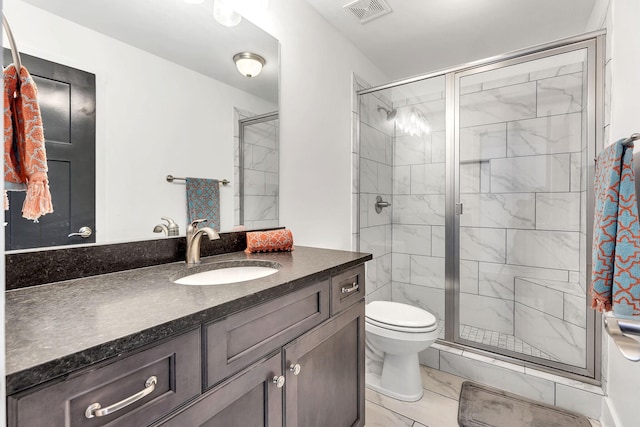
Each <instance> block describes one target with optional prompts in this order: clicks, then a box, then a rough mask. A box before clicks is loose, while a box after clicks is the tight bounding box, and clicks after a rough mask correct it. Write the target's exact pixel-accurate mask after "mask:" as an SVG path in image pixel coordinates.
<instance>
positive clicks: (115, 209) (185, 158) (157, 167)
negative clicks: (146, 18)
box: [4, 0, 277, 242]
mask: <svg viewBox="0 0 640 427" xmlns="http://www.w3.org/2000/svg"><path fill="white" fill-rule="evenodd" d="M4 11H5V13H6V15H7V17H8V19H9V20H10V24H11V26H12V30H13V32H14V35H15V38H16V43H18V47H19V49H20V51H21V52H23V53H26V54H30V55H34V56H37V57H41V58H44V59H47V60H51V61H54V62H59V63H62V64H64V65H68V66H71V67H75V68H79V69H81V70H85V71H89V72H91V73H94V74H96V99H97V107H96V110H97V115H96V117H97V123H96V238H97V240H98V241H99V242H112V241H122V240H138V239H141V238H145V237H146V238H157V237H158V235H157V234H154V233H153V231H152V230H153V226H154V225H155V224H157V223H160V222H161V220H160V217H161V216H169V217H172V218H173V219H175V220H176V222H177V223H178V224H179V225H180V229H181V232H182V233H183V234H184V231H185V227H186V222H187V219H186V207H185V203H186V202H185V185H184V183H182V182H176V183H173V184H170V183H168V182H167V181H166V180H165V177H166V175H168V174H172V175H175V176H180V177H184V176H196V177H203V178H218V179H223V178H226V179H230V180H233V120H234V119H233V108H234V107H237V108H240V109H243V110H248V111H255V112H270V111H274V110H275V109H277V107H276V106H275V105H273V104H271V103H269V102H267V101H264V100H262V99H260V98H257V97H255V96H253V95H250V94H248V93H246V92H242V91H239V90H237V89H235V88H233V87H231V86H228V85H226V84H223V83H220V82H218V81H217V80H213V79H211V78H209V77H206V76H204V75H202V74H199V73H196V72H193V71H191V70H189V69H186V68H184V67H182V66H180V65H178V64H175V63H172V62H169V61H166V60H164V59H162V58H159V57H157V56H154V55H151V54H149V53H147V52H145V51H142V50H139V49H137V48H134V47H132V46H129V45H127V44H124V43H122V42H119V41H117V40H115V39H112V38H110V37H106V36H104V35H102V34H100V33H97V32H95V31H91V30H88V29H87V28H84V27H82V26H79V25H76V24H74V23H72V22H70V21H66V20H63V19H60V18H58V17H57V16H55V15H53V14H50V13H48V12H45V11H43V10H41V9H38V8H36V7H33V6H31V5H29V4H26V3H24V2H21V1H17V0H10V1H5V8H4ZM160 93H161V94H162V96H157V95H156V94H160ZM45 132H46V129H45ZM233 185H234V183H233V182H232V183H231V185H230V186H228V187H220V197H221V201H220V203H221V229H222V230H230V229H231V228H232V227H233ZM54 209H55V200H54Z"/></svg>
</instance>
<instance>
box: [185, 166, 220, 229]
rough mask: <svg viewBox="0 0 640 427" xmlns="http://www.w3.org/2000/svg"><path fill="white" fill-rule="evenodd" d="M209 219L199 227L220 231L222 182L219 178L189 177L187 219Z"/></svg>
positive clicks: (190, 220)
mask: <svg viewBox="0 0 640 427" xmlns="http://www.w3.org/2000/svg"><path fill="white" fill-rule="evenodd" d="M196 219H207V220H208V222H207V223H200V224H199V225H198V227H200V228H202V227H205V226H209V227H211V228H213V229H214V230H216V231H220V183H219V181H218V180H217V179H204V178H189V177H187V220H188V221H189V224H191V222H192V221H194V220H196Z"/></svg>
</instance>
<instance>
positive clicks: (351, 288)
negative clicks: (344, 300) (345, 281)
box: [340, 282, 360, 294]
mask: <svg viewBox="0 0 640 427" xmlns="http://www.w3.org/2000/svg"><path fill="white" fill-rule="evenodd" d="M359 288H360V286H358V283H357V282H353V283H352V284H351V286H343V287H342V289H341V290H340V292H342V293H343V294H350V293H351V292H355V291H357V290H358V289H359Z"/></svg>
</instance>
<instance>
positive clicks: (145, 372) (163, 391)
mask: <svg viewBox="0 0 640 427" xmlns="http://www.w3.org/2000/svg"><path fill="white" fill-rule="evenodd" d="M200 351H201V347H200V330H199V329H197V330H193V331H191V332H188V333H185V334H183V335H180V336H178V337H176V338H174V339H172V340H170V341H167V342H165V343H163V344H159V345H157V346H155V347H152V348H149V349H147V350H144V351H142V352H140V353H136V354H134V355H132V356H128V357H126V358H124V359H120V360H117V361H115V362H113V363H111V364H108V365H105V366H102V367H100V368H97V369H94V370H91V371H86V372H83V373H79V374H78V375H72V376H71V377H69V378H67V379H66V380H64V381H62V382H59V383H56V384H52V385H50V386H45V387H43V388H40V389H39V390H37V391H35V392H34V391H25V392H23V393H20V394H18V395H15V396H10V397H9V398H8V412H9V417H8V418H9V419H8V425H9V426H10V427H14V426H18V425H19V426H21V427H24V426H69V427H80V426H82V427H84V426H87V427H89V426H103V425H109V426H144V425H148V424H150V423H151V422H153V421H155V420H157V419H158V418H160V417H162V416H163V415H165V414H167V413H169V412H170V411H172V410H173V409H175V408H176V407H177V406H179V405H181V404H182V403H184V402H186V401H188V400H189V399H191V398H193V397H195V396H197V395H198V394H199V393H200V391H201V383H200V381H201V365H200ZM152 377H155V378H156V384H155V386H154V385H151V384H152V383H153V380H150V378H152ZM143 390H144V391H145V392H148V393H146V394H145V393H141V392H142V391H143ZM143 394H144V396H141V395H143ZM134 395H137V396H136V397H139V399H137V400H136V401H135V402H134V403H131V404H129V405H127V406H124V407H122V408H121V409H116V405H115V404H116V403H120V402H122V401H124V400H125V399H127V398H129V397H132V396H134ZM131 400H133V399H131ZM96 403H99V404H100V405H101V408H98V409H97V410H98V411H100V410H102V411H105V412H110V413H108V414H104V415H98V416H95V415H94V416H93V417H92V418H87V414H86V413H87V411H89V413H91V410H88V408H89V407H90V406H91V405H93V404H96ZM94 406H97V405H94ZM109 407H111V408H112V409H113V411H107V408H109Z"/></svg>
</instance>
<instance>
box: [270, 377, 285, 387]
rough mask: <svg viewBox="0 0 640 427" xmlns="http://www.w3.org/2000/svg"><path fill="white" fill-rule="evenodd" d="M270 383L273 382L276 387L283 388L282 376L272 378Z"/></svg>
mask: <svg viewBox="0 0 640 427" xmlns="http://www.w3.org/2000/svg"><path fill="white" fill-rule="evenodd" d="M271 382H273V383H274V384H275V385H276V387H278V388H282V387H284V376H282V375H279V376H278V375H277V376H275V377H273V380H271Z"/></svg>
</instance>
